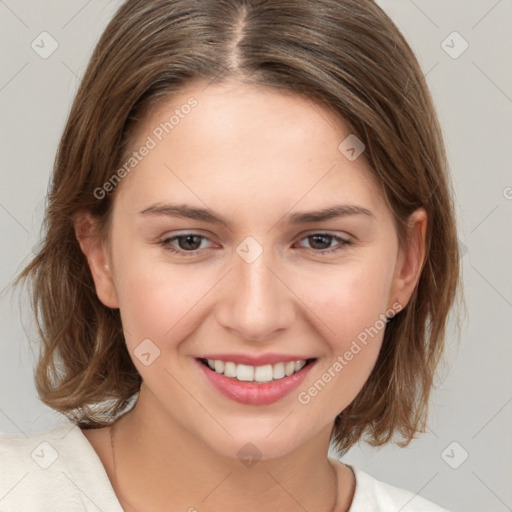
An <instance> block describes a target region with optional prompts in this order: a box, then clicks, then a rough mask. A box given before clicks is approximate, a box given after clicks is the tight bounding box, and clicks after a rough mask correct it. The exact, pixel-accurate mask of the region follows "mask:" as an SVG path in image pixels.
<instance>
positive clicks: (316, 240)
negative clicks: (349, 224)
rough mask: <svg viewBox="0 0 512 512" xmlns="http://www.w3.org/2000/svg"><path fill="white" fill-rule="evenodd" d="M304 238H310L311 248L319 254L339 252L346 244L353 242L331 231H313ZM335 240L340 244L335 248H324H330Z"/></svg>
mask: <svg viewBox="0 0 512 512" xmlns="http://www.w3.org/2000/svg"><path fill="white" fill-rule="evenodd" d="M302 240H308V241H309V242H310V244H311V242H312V244H311V245H312V247H311V250H313V251H315V252H317V253H319V254H326V253H333V252H337V251H340V250H342V249H343V248H344V247H345V246H346V245H350V244H351V243H352V241H351V240H347V239H345V238H342V237H340V236H338V235H333V234H330V233H311V234H309V235H307V236H306V237H304V238H302ZM333 241H334V242H337V243H338V246H337V247H336V246H335V247H334V248H333V249H329V250H324V249H326V248H328V247H329V246H330V245H331V243H332V242H333Z"/></svg>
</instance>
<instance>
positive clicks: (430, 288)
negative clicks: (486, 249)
mask: <svg viewBox="0 0 512 512" xmlns="http://www.w3.org/2000/svg"><path fill="white" fill-rule="evenodd" d="M231 77H234V78H237V79H239V80H241V81H243V82H246V83H256V84H262V85H265V86H268V87H270V88H274V89H280V90H287V91H292V92H294V93H296V94H300V95H302V96H303V97H305V98H308V99H311V100H313V101H317V102H319V103H320V104H322V105H325V106H327V107H328V108H329V109H331V110H332V111H333V112H335V113H337V114H338V115H339V116H340V117H341V118H342V119H343V120H344V121H345V122H346V123H348V125H349V126H350V128H351V131H352V133H354V134H356V135H357V137H358V138H359V139H360V140H361V141H362V142H363V143H364V145H365V147H366V149H365V157H366V158H367V160H368V163H369V164H370V166H371V169H372V171H373V172H374V173H375V175H376V177H377V178H378V180H379V183H380V184H381V186H382V190H383V192H384V196H385V199H386V201H387V203H388V205H389V207H390V209H391V211H392V213H393V216H394V219H395V223H396V228H397V233H398V237H399V241H400V243H404V242H405V240H406V239H405V237H406V225H407V219H408V216H409V215H410V214H411V213H412V212H413V211H414V210H416V209H417V208H420V207H422V208H424V209H425V210H426V212H427V215H428V226H427V232H426V260H425V263H424V266H423V269H422V273H421V276H420V279H419V282H418V285H417V287H416V289H415V291H414V293H413V295H412V297H411V299H410V301H409V303H408V304H407V306H406V307H405V308H404V309H403V310H402V311H400V312H399V313H398V314H397V315H396V316H395V317H394V318H393V319H392V320H391V321H390V322H389V323H388V325H387V327H386V330H385V334H384V339H383V345H382V348H381V351H380V354H379V357H378V360H377V362H376V364H375V367H374V369H373V371H372V373H371V375H370V376H369V378H368V380H367V382H366V383H365V385H364V386H363V388H362V389H361V391H360V392H359V394H358V395H357V397H356V398H355V399H354V401H353V402H352V403H351V404H350V405H349V406H348V407H346V408H345V409H344V410H343V411H340V413H339V415H338V416H337V417H336V420H335V422H334V426H333V431H332V442H333V444H334V446H335V447H336V448H337V449H338V450H339V451H342V452H343V451H346V450H348V448H350V447H351V446H352V445H353V444H354V443H356V442H357V441H358V440H359V439H360V438H362V436H363V435H365V436H366V437H365V440H366V441H367V442H369V443H370V444H372V445H374V446H377V445H381V444H384V443H386V442H388V441H390V440H392V436H393V434H394V433H398V434H400V436H401V438H402V439H401V441H400V442H398V444H399V445H400V446H405V445H407V444H408V443H409V442H410V440H411V439H413V437H414V434H415V433H416V432H424V431H425V430H424V428H425V425H426V417H427V411H428V400H429V394H430V391H431V388H432V387H433V385H434V375H435V369H436V367H437V364H438V362H439V360H440V356H441V354H442V352H443V345H444V337H445V326H446V324H447V317H448V314H449V311H450V309H451V307H452V304H453V302H454V299H455V295H456V291H457V286H458V282H459V249H458V243H457V233H456V222H455V216H454V208H453V199H452V192H451V184H450V182H449V175H448V164H447V159H446V153H445V148H444V143H443V138H442V133H441V129H440V126H439V123H438V119H437V116H436V112H435V108H434V105H433V101H432V98H431V96H430V93H429V91H428V88H427V85H426V82H425V78H424V76H423V73H422V71H421V69H420V66H419V64H418V62H417V60H416V58H415V56H414V53H413V51H412V50H411V48H410V47H409V45H408V44H407V42H406V41H405V39H404V37H403V36H402V35H401V34H400V32H399V30H398V29H397V27H396V26H395V25H394V23H393V22H392V21H391V20H390V18H389V17H388V16H387V15H386V14H385V13H384V12H383V10H382V9H381V8H380V7H379V6H378V5H377V4H375V3H374V2H373V1H371V0H312V1H307V2H306V1H303V0H128V1H127V2H125V3H124V4H123V5H122V6H121V7H120V8H119V10H118V11H117V13H116V14H115V16H114V18H113V19H112V20H111V22H110V23H109V24H108V26H107V28H106V29H105V31H104V33H103V34H102V36H101V38H100V40H99V42H98V44H97V46H96V48H95V50H94V53H93V55H92V57H91V59H90V62H89V64H88V67H87V70H86V72H85V76H84V78H83V81H82V83H81V85H80V88H79V90H78V92H77V95H76V98H75V100H74V103H73V106H72V108H71V112H70V115H69V118H68V120H67V124H66V126H65V129H64V133H63V135H62V139H61V142H60V145H59V149H58V152H57V156H56V160H55V166H54V170H53V174H52V179H51V187H50V190H49V195H48V204H47V209H46V213H45V220H44V231H45V233H44V238H43V241H42V245H41V247H40V250H39V252H38V253H37V254H36V255H35V257H34V258H33V259H32V261H31V262H30V263H29V264H28V265H27V266H26V267H25V268H24V269H23V271H22V272H21V273H20V274H19V276H18V278H17V280H16V284H18V283H19V282H20V280H23V281H26V280H27V279H28V280H29V281H30V283H31V292H32V301H33V310H34V312H35V317H36V322H37V326H38V331H39V334H40V337H41V339H42V344H41V350H40V353H39V359H38V363H37V367H36V374H35V383H36V388H37V391H38V393H39V396H40V399H41V400H42V401H43V402H44V403H45V404H47V405H49V406H50V407H52V408H53V409H55V410H57V411H60V412H61V413H63V414H65V415H66V416H67V417H68V418H70V419H72V420H73V421H74V422H76V423H78V424H80V425H81V426H84V427H89V428H97V427H100V426H105V425H108V424H110V423H112V422H113V421H114V420H115V418H116V416H117V415H118V413H119V412H120V411H122V409H123V408H125V407H126V405H127V404H128V403H129V400H130V398H132V397H133V395H134V394H136V393H137V392H138V390H139V388H140V384H141V377H140V375H139V373H138V372H137V370H136V368H135V366H134V364H133V362H132V360H131V358H130V355H129V353H128V351H127V348H126V345H125V342H124V337H123V330H122V326H121V319H120V315H119V311H118V310H117V309H109V308H108V307H105V306H104V305H103V304H102V303H101V302H100V300H99V299H98V297H97V295H96V293H95V288H94V283H93V280H92V276H91V273H90V270H89V267H88V264H87V260H86V258H85V256H84V254H83V253H82V251H81V249H80V247H79V244H78V242H77V238H76V235H75V230H74V218H75V217H76V215H77V213H79V212H83V211H89V212H91V213H92V214H93V215H95V216H96V217H97V218H98V220H99V223H100V225H101V226H103V227H104V226H106V225H107V223H108V220H109V218H110V217H109V216H110V214H111V211H112V204H113V200H114V198H115V190H114V192H113V193H110V194H101V195H102V197H101V198H100V199H99V198H98V193H97V190H98V188H101V187H102V186H103V185H104V184H105V183H107V182H108V180H109V178H110V177H111V176H112V173H113V171H114V170H115V169H118V168H119V167H120V166H121V165H122V162H123V159H124V157H125V155H126V154H127V150H128V149H129V145H130V144H129V143H130V140H131V137H132V136H133V133H134V130H135V128H136V127H137V126H138V125H139V122H140V121H141V120H143V119H144V116H145V115H147V113H148V112H149V111H150V110H151V109H152V108H153V107H155V106H156V105H158V104H159V103H160V102H162V101H164V100H166V99H169V98H170V97H171V96H172V95H173V94H176V93H177V92H178V91H180V90H181V89H183V88H184V87H186V85H187V84H189V83H191V82H192V81H195V80H204V81H208V82H209V81H213V80H218V81H222V80H223V79H225V78H231ZM95 191H96V193H95Z"/></svg>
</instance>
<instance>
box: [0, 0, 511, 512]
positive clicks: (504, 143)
mask: <svg viewBox="0 0 512 512" xmlns="http://www.w3.org/2000/svg"><path fill="white" fill-rule="evenodd" d="M379 4H380V5H381V6H382V7H383V8H384V9H385V10H386V12H387V13H388V14H389V15H390V17H391V18H392V19H393V20H394V22H395V23H396V24H397V25H398V27H399V28H400V29H401V31H402V32H403V34H404V35H405V37H406V38H407V40H408V41H409V43H410V45H411V46H412V48H413V50H414V51H415V52H416V54H417V57H418V59H419V61H420V64H421V66H422V69H423V71H424V73H425V75H426V77H427V81H428V84H429V86H430V89H431V91H432V94H433V97H434V101H435V103H436V108H437V111H438V115H439V118H440V121H441V124H442V128H443V132H444V135H445V140H446V145H447V149H448V156H449V159H450V165H451V170H452V175H453V184H454V189H455V195H456V207H457V214H458V223H459V242H460V244H461V248H462V250H463V254H464V257H463V280H464V289H465V295H466V301H467V316H466V317H464V316H463V329H462V332H461V336H460V339H458V338H457V336H456V334H455V331H454V330H453V329H451V330H449V332H448V336H447V340H446V343H447V348H448V350H447V355H446V359H445V364H444V365H443V366H442V367H441V368H440V372H439V379H438V383H439V387H438V388H437V389H436V390H435V392H434V393H433V395H432V401H431V413H430V419H429V431H428V433H426V434H424V435H422V436H420V437H419V438H418V439H417V440H414V441H413V442H411V443H410V445H409V446H408V447H406V448H399V447H397V446H394V445H388V446H386V447H382V448H372V447H370V446H368V445H367V444H360V445H359V446H356V447H354V448H353V449H352V450H350V452H349V453H348V454H347V455H346V456H345V457H344V458H343V460H344V461H345V462H347V463H350V464H355V465H357V466H359V467H361V468H362V469H364V470H365V471H367V472H369V473H370V474H371V475H373V476H375V477H376V478H378V479H381V480H384V481H386V482H389V483H391V484H393V485H396V486H399V487H404V488H406V489H409V490H411V491H413V492H415V493H416V492H417V493H420V494H421V495H422V496H424V497H426V498H427V499H430V500H432V501H434V502H437V503H440V504H442V505H443V506H445V507H446V508H449V509H451V510H453V511H454V512H481V511H483V510H485V511H486V512H506V511H511V510H512V485H511V482H512V372H511V371H510V365H511V361H512V342H511V331H512V265H511V263H510V262H511V261H512V229H511V220H512V172H511V164H512V158H511V156H512V155H511V153H512V152H511V149H510V148H511V146H512V68H511V64H510V63H511V59H510V56H511V55H512V31H511V30H510V27H511V26H512V0H498V1H497V0H472V1H470V2H468V1H466V0H450V1H449V2H448V1H446V0H414V1H413V0H382V1H380V2H379ZM119 5H120V2H119V1H110V2H108V1H106V0H89V1H86V0H80V1H78V0H77V1H73V0H45V1H44V2H42V1H40V0H31V1H28V0H0V41H1V45H0V62H1V69H0V110H1V132H0V147H1V151H0V169H1V170H0V234H1V248H2V250H1V251H0V262H1V264H0V290H1V289H3V288H4V287H5V286H6V285H8V283H9V282H10V280H11V279H12V278H13V276H14V275H15V273H16V272H17V271H19V270H20V269H21V266H22V263H26V262H27V261H28V259H29V257H30V255H31V253H32V250H33V248H34V247H35V246H36V245H37V243H38V240H39V235H40V228H41V220H42V214H43V209H44V204H45V194H46V191H47V186H48V178H49V175H50V172H51V168H52V162H53V158H54V156H55V150H56V148H57V144H58V140H59V137H60V135H61V132H62V129H63V127H64V123H65V120H66V117H67V114H68V112H69V108H70V105H71V102H72V99H73V96H74V94H75V92H76V89H77V86H78V84H79V81H80V77H81V75H82V73H83V71H84V69H85V66H86V64H87V60H88V57H89V56H90V54H91V52H92V49H93V47H94V44H95V42H96V41H97V39H98V37H99V35H100V34H101V32H102V31H103V29H104V27H105V26H106V24H107V22H108V21H109V19H110V18H111V16H112V14H113V12H114V11H115V9H116V8H117V7H118V6H119ZM42 32H47V33H48V34H49V35H50V36H51V39H50V38H48V35H43V36H41V35H40V34H41V33H42ZM41 37H45V38H47V39H46V41H47V44H45V48H46V50H45V51H50V50H51V49H52V46H51V45H52V44H53V45H54V46H55V44H58V47H56V49H55V51H54V52H53V53H52V54H51V55H49V56H46V55H45V57H47V58H43V56H41V54H40V53H41V51H42V49H41V48H39V53H38V52H37V51H35V49H33V46H34V45H33V44H32V43H33V41H36V42H37V41H40V38H41ZM52 40H54V41H55V42H53V41H52ZM25 331H26V332H25ZM33 335H34V327H33V325H32V324H31V318H30V314H29V309H28V307H27V306H26V305H23V304H22V305H21V306H20V305H19V301H18V296H17V295H15V296H11V295H9V294H7V293H4V294H2V295H1V296H0V431H2V432H7V433H25V434H30V433H35V432H43V431H45V430H47V429H49V428H52V427H53V426H56V425H58V424H60V423H62V421H63V420H62V417H61V416H60V415H58V414H57V413H55V412H53V411H52V410H51V409H49V408H48V407H46V406H44V405H43V404H42V403H41V402H40V401H39V400H38V399H37V396H36V392H35V388H34V385H33V377H32V372H33V365H34V354H35V353H36V346H35V345H32V346H31V345H30V343H29V341H28V338H29V337H30V336H32V337H33ZM0 498H1V497H0Z"/></svg>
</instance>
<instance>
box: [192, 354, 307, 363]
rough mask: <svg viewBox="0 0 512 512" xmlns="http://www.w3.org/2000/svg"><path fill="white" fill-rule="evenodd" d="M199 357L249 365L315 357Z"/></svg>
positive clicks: (211, 355) (237, 355)
mask: <svg viewBox="0 0 512 512" xmlns="http://www.w3.org/2000/svg"><path fill="white" fill-rule="evenodd" d="M199 359H215V360H218V361H224V362H226V361H231V362H233V363H236V364H246V365H249V366H264V365H266V364H276V363H287V362H289V361H307V360H308V359H313V358H311V357H306V356H300V355H291V354H261V355H258V356H255V355H248V354H205V355H203V356H201V357H200V358H199Z"/></svg>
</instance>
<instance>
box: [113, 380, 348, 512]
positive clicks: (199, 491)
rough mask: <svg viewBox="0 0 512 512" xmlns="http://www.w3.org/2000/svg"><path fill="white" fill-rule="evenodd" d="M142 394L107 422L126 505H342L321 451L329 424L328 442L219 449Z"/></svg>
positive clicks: (327, 510) (288, 509)
mask: <svg viewBox="0 0 512 512" xmlns="http://www.w3.org/2000/svg"><path fill="white" fill-rule="evenodd" d="M143 389H144V386H143V387H142V388H141V394H143ZM146 394H147V392H146ZM141 398H142V399H143V400H141ZM145 398H146V396H145V395H143V396H141V395H139V400H138V401H137V404H136V405H135V407H134V408H133V409H132V410H131V411H130V412H129V413H127V414H125V415H123V416H122V417H121V418H120V419H119V420H117V422H116V424H115V426H114V427H113V429H112V430H111V435H112V456H113V462H114V475H113V476H114V478H113V480H114V482H113V485H114V486H115V491H116V494H117V496H118V498H119V501H120V502H121V505H122V506H123V508H125V509H126V510H129V511H130V512H132V511H137V512H143V511H144V510H154V511H160V510H162V511H163V510H166V511H167V510H187V511H190V512H194V511H195V510H201V509H205V508H207V509H208V510H211V511H213V512H217V511H218V512H220V511H222V512H232V511H233V512H234V511H238V510H240V509H242V510H244V511H246V512H256V511H261V510H262V509H263V508H264V507H268V508H269V509H273V510H280V511H282V512H292V511H296V510H298V509H299V508H301V509H305V510H308V511H313V510H314V511H319V512H332V511H335V510H336V511H338V510H339V511H341V510H346V509H347V508H348V507H346V508H345V507H343V508H338V507H339V506H340V505H341V503H339V500H338V487H339V485H338V472H337V470H336V469H335V467H334V466H333V465H332V464H331V463H330V462H329V460H328V459H327V450H328V441H329V436H330V431H331V429H330V427H329V429H326V439H327V445H326V446H325V444H326V443H325V439H322V440H321V441H319V440H315V441H314V442H311V443H309V444H308V446H302V447H300V450H295V451H293V452H291V453H289V454H287V455H286V456H284V457H278V458H275V459H260V460H256V459H257V457H255V458H254V461H252V462H251V461H250V460H249V459H247V458H246V457H243V458H240V459H237V458H230V457H224V456H222V455H219V454H218V453H217V452H215V451H214V450H212V449H211V448H210V447H209V446H208V445H206V444H205V443H203V442H201V440H198V439H197V438H196V437H194V436H192V435H191V434H190V432H188V431H187V430H186V429H184V428H182V427H181V426H180V425H178V424H177V423H176V422H175V421H172V419H171V418H169V417H165V418H162V417H160V418H158V417H154V416H155V415H154V413H153V414H149V411H148V410H147V406H146V400H145ZM149 417H151V421H148V420H147V418H149ZM164 420H165V421H164ZM324 437H325V436H324ZM246 449H247V450H248V452H249V453H250V452H251V450H250V449H248V448H246ZM347 491H348V489H347ZM348 494H350V492H349V493H348ZM348 494H347V496H348ZM337 501H338V503H337ZM342 501H343V500H342Z"/></svg>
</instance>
